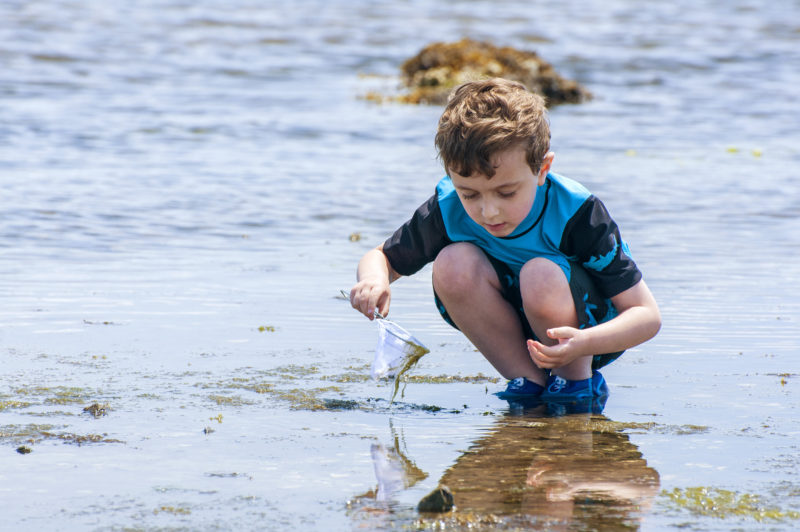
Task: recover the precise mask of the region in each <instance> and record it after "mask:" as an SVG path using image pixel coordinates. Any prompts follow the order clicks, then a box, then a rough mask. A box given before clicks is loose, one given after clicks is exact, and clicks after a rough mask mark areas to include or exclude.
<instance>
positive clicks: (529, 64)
mask: <svg viewBox="0 0 800 532" xmlns="http://www.w3.org/2000/svg"><path fill="white" fill-rule="evenodd" d="M401 71H402V77H403V84H404V85H405V86H406V87H407V88H408V89H409V92H408V93H407V94H404V95H401V96H399V97H397V98H396V99H397V100H398V101H400V102H404V103H412V104H426V103H427V104H444V103H446V102H447V97H448V95H449V94H450V92H451V91H452V89H453V88H455V87H457V86H458V85H461V84H462V83H465V82H467V81H474V80H479V79H486V78H494V77H501V78H506V79H510V80H513V81H518V82H520V83H522V84H523V85H525V86H526V87H527V88H528V89H529V90H531V91H532V92H535V93H537V94H540V95H542V96H544V97H545V99H546V100H547V104H548V106H551V105H557V104H563V103H580V102H583V101H586V100H588V99H590V98H591V93H590V92H589V91H588V90H587V89H585V88H584V87H583V86H581V85H580V84H579V83H578V82H576V81H574V80H569V79H565V78H563V77H562V76H560V75H559V74H558V73H557V72H556V71H555V68H554V67H553V65H551V64H550V63H548V62H547V61H545V60H544V59H542V58H541V57H539V56H538V55H537V54H536V52H532V51H524V50H517V49H516V48H513V47H511V46H502V47H500V46H495V45H493V44H491V43H489V42H483V41H474V40H472V39H462V40H460V41H458V42H451V43H445V42H435V43H432V44H429V45H428V46H426V47H425V48H423V49H422V50H421V51H420V52H419V53H418V54H417V55H415V56H414V57H412V58H410V59H407V60H406V61H405V62H404V63H403V65H402V66H401ZM368 98H369V97H368ZM372 99H380V98H374V97H373V98H372Z"/></svg>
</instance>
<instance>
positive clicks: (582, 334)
mask: <svg viewBox="0 0 800 532" xmlns="http://www.w3.org/2000/svg"><path fill="white" fill-rule="evenodd" d="M611 301H612V303H614V307H616V309H617V310H618V311H619V314H618V315H617V316H616V317H615V318H614V319H612V320H609V321H607V322H605V323H601V324H599V325H595V326H594V327H590V328H588V329H575V328H574V327H555V328H552V329H548V330H547V336H549V337H550V338H552V339H557V340H558V344H556V345H553V346H546V345H544V344H542V343H541V342H536V341H534V340H529V341H528V351H529V352H530V355H531V358H532V359H533V361H534V362H535V363H536V365H538V366H539V367H540V368H557V367H560V366H563V365H565V364H569V363H570V362H572V361H573V360H576V359H577V358H579V357H582V356H593V355H600V354H603V353H614V352H617V351H623V350H625V349H629V348H631V347H634V346H636V345H639V344H641V343H643V342H646V341H647V340H649V339H650V338H652V337H653V336H655V335H656V333H657V332H658V330H659V329H660V328H661V313H660V312H659V310H658V304H657V303H656V300H655V298H654V297H653V294H652V293H651V292H650V289H649V288H648V287H647V285H646V284H645V282H644V281H643V280H642V281H639V282H638V283H636V284H635V285H633V286H632V287H631V288H628V289H627V290H624V291H623V292H621V293H619V294H617V295H616V296H614V297H612V298H611Z"/></svg>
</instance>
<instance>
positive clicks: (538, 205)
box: [383, 173, 642, 298]
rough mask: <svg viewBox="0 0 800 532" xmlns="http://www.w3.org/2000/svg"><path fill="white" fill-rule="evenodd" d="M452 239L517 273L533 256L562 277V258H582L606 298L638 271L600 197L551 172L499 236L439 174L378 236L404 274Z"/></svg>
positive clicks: (567, 268) (567, 269) (632, 282)
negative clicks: (394, 226) (415, 204)
mask: <svg viewBox="0 0 800 532" xmlns="http://www.w3.org/2000/svg"><path fill="white" fill-rule="evenodd" d="M453 242H471V243H472V244H475V245H476V246H478V247H480V248H482V249H483V250H484V251H485V252H486V253H488V254H489V255H491V256H493V257H494V258H496V259H498V260H500V261H502V262H504V263H506V264H508V265H509V266H510V267H511V268H512V269H513V270H514V271H515V272H516V273H517V274H519V271H520V269H522V266H523V265H524V264H525V263H526V262H527V261H529V260H530V259H532V258H535V257H544V258H547V259H549V260H551V261H553V262H555V263H556V264H558V265H559V266H560V267H561V269H562V270H563V271H564V274H565V275H566V276H567V279H569V278H570V262H573V263H579V264H582V265H583V267H584V268H585V269H586V271H587V272H588V273H589V275H590V276H591V277H592V278H593V279H594V281H595V284H596V285H597V288H598V289H599V290H600V292H601V293H602V294H603V295H604V296H605V297H609V298H610V297H613V296H615V295H617V294H619V293H620V292H623V291H625V290H627V289H628V288H630V287H632V286H633V285H635V284H636V283H638V282H639V280H640V279H641V278H642V274H641V272H640V271H639V269H638V268H637V266H636V263H635V262H634V261H633V259H632V258H631V255H630V252H629V250H628V246H627V244H626V243H625V242H624V241H623V240H622V238H621V236H620V232H619V228H618V227H617V224H616V223H615V222H614V220H612V219H611V216H610V215H609V214H608V211H607V210H606V208H605V206H604V205H603V203H602V202H601V201H600V200H599V199H598V198H597V197H595V196H594V195H592V194H591V193H590V192H589V191H588V190H587V189H586V188H584V187H583V186H582V185H581V184H579V183H577V182H576V181H573V180H571V179H568V178H566V177H563V176H560V175H558V174H554V173H549V174H547V178H546V179H545V182H544V184H542V186H540V187H538V188H537V190H536V198H535V199H534V202H533V206H532V207H531V211H530V213H528V216H527V217H526V218H525V219H524V220H523V221H522V223H520V224H519V226H517V227H516V229H514V231H513V232H512V233H511V234H510V235H508V236H503V237H496V236H493V235H492V234H491V233H489V232H488V231H487V230H486V229H484V228H483V227H481V225H480V224H478V223H476V222H474V221H473V220H472V219H471V218H470V217H469V215H468V214H467V212H466V211H465V210H464V207H463V206H462V205H461V200H459V198H458V194H457V192H456V190H455V187H454V186H453V182H452V181H451V180H450V178H449V177H447V176H446V177H444V178H443V179H442V180H441V181H439V184H438V185H437V186H436V193H435V194H434V195H433V196H431V197H430V199H428V201H426V202H425V203H424V204H423V205H422V206H420V207H419V208H418V209H417V210H416V211H415V212H414V214H413V215H412V217H411V219H410V220H408V221H407V222H406V223H405V224H403V225H402V226H401V227H400V228H399V229H398V230H397V231H395V233H394V234H393V235H392V236H391V237H389V238H388V239H387V240H386V242H385V243H384V245H383V252H384V254H386V257H387V258H388V260H389V263H390V264H391V265H392V268H394V270H395V271H396V272H397V273H399V274H401V275H411V274H413V273H415V272H417V271H419V269H420V268H422V267H423V266H425V264H427V263H429V262H431V261H433V260H434V259H435V258H436V255H438V254H439V252H440V251H441V250H442V249H443V248H444V247H445V246H447V245H448V244H451V243H453Z"/></svg>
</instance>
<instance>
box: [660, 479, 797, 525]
mask: <svg viewBox="0 0 800 532" xmlns="http://www.w3.org/2000/svg"><path fill="white" fill-rule="evenodd" d="M661 495H662V497H665V498H666V500H667V504H668V505H669V506H672V507H674V508H678V509H683V510H688V511H690V512H691V513H693V514H696V515H705V516H710V517H715V518H718V519H729V518H741V517H744V518H749V519H754V520H756V521H758V522H763V521H788V520H800V512H797V511H793V510H783V509H781V508H777V507H774V506H770V505H767V504H765V503H763V502H762V501H761V498H760V497H759V496H758V495H753V494H750V493H739V492H736V491H731V490H726V489H720V488H710V487H693V488H674V489H673V490H672V491H666V490H664V491H662V492H661Z"/></svg>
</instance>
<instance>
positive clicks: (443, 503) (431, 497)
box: [417, 486, 453, 513]
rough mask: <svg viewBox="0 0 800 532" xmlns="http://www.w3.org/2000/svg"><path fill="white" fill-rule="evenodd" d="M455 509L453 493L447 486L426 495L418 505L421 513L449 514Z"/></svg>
mask: <svg viewBox="0 0 800 532" xmlns="http://www.w3.org/2000/svg"><path fill="white" fill-rule="evenodd" d="M452 509H453V493H452V492H451V491H450V488H448V487H447V486H439V487H438V488H436V489H435V490H433V491H432V492H430V493H429V494H427V495H425V496H424V497H423V498H422V499H421V500H420V501H419V504H417V510H418V511H420V512H438V513H442V512H449V511H450V510H452Z"/></svg>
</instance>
